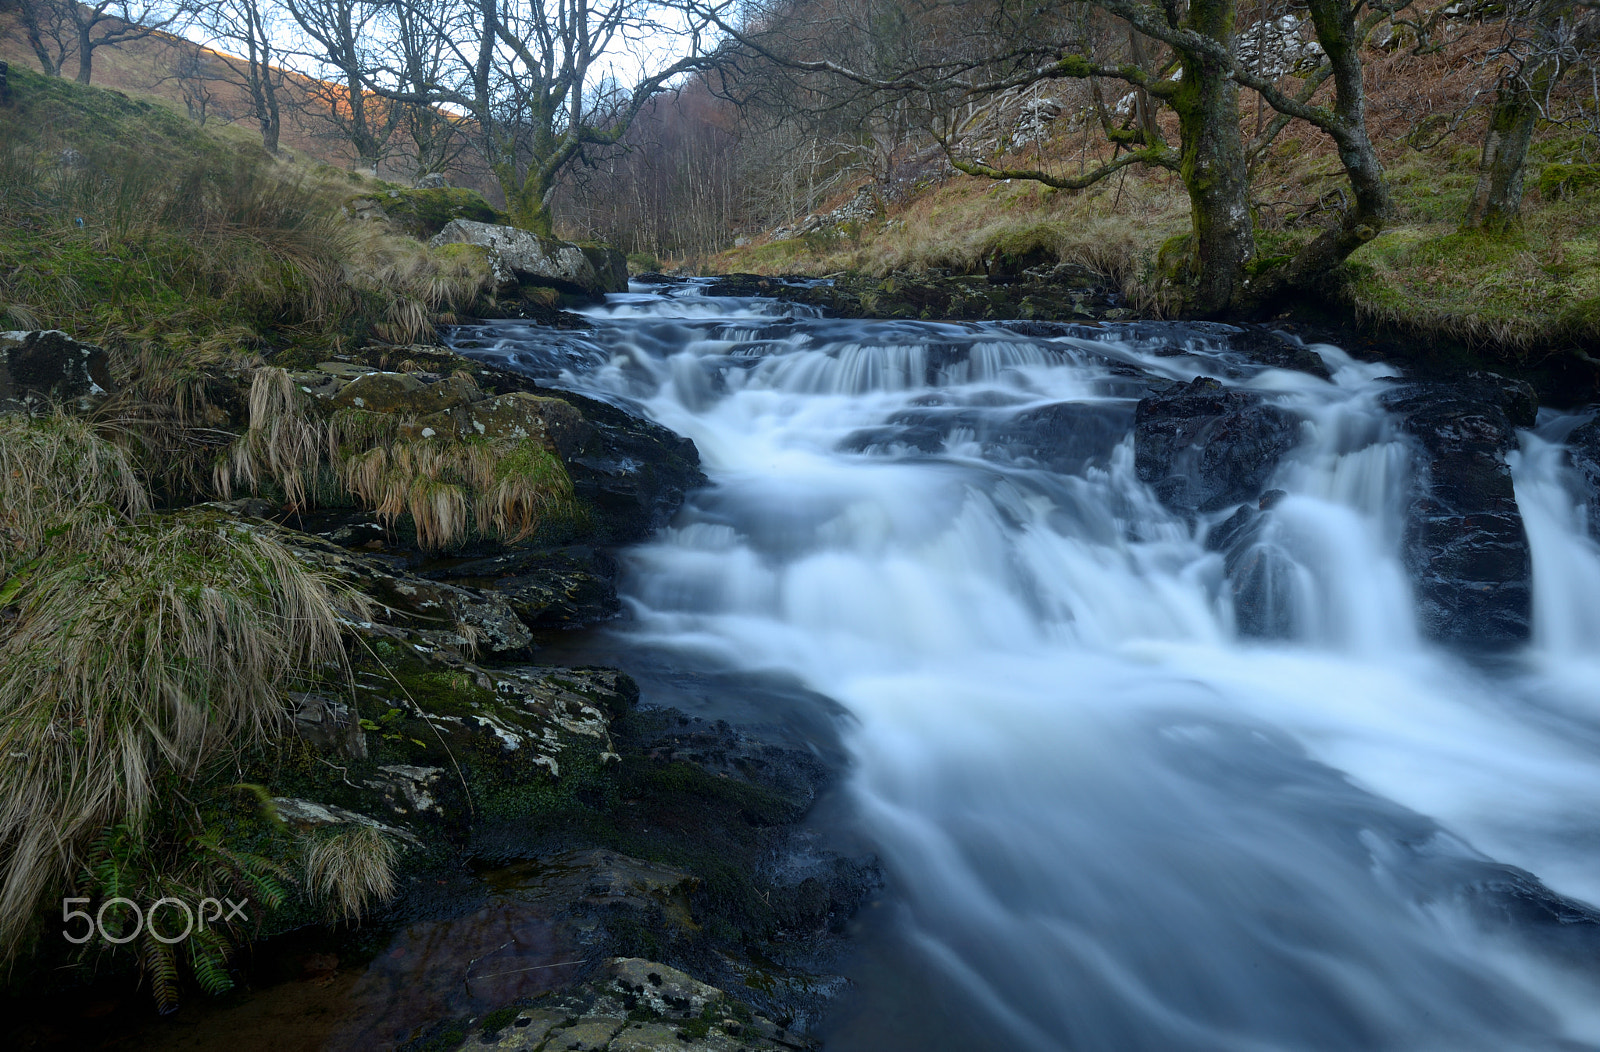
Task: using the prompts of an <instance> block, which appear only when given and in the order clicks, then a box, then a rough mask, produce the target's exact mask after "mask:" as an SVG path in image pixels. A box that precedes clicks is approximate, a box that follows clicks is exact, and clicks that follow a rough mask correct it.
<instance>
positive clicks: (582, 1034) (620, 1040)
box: [467, 957, 817, 1052]
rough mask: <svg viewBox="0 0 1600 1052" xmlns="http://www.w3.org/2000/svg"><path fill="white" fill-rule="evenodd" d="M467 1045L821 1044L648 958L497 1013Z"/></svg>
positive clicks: (661, 1048) (627, 1048)
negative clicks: (487, 1025) (558, 992)
mask: <svg viewBox="0 0 1600 1052" xmlns="http://www.w3.org/2000/svg"><path fill="white" fill-rule="evenodd" d="M486 1022H492V1024H493V1028H492V1029H491V1028H489V1027H484V1028H483V1029H482V1031H481V1035H480V1036H479V1038H478V1040H477V1041H476V1042H469V1044H468V1046H467V1047H474V1046H476V1047H479V1048H487V1049H502V1050H506V1052H513V1050H522V1052H535V1050H540V1052H553V1050H555V1049H562V1050H578V1049H581V1050H586V1052H588V1050H593V1052H602V1050H603V1052H681V1050H691V1052H692V1050H712V1049H716V1050H723V1049H726V1050H729V1052H732V1050H734V1049H753V1050H778V1049H809V1048H815V1047H817V1046H816V1043H815V1042H813V1041H809V1040H807V1039H806V1038H804V1037H801V1036H799V1035H795V1034H791V1033H790V1032H789V1031H788V1030H786V1029H784V1028H783V1027H781V1026H779V1025H778V1024H777V1023H774V1022H773V1021H772V1020H771V1019H768V1018H767V1017H765V1016H762V1015H758V1014H756V1013H754V1012H752V1011H751V1010H750V1009H749V1008H748V1007H746V1006H745V1005H743V1004H741V1003H739V1002H737V1001H735V1000H734V999H732V998H730V997H729V996H728V995H727V994H725V993H724V992H723V991H722V990H720V989H718V988H717V987H715V986H711V985H709V984H707V983H703V982H700V981H699V980H697V979H695V978H693V977H692V976H690V975H688V974H687V973H685V972H681V971H679V970H678V969H676V968H673V967H670V966H668V965H665V964H661V963H659V962H657V961H648V960H645V959H644V958H642V957H613V958H611V959H609V960H607V961H606V962H605V963H604V966H603V968H602V969H601V974H600V975H599V976H597V977H596V978H594V979H592V980H591V981H589V982H587V983H585V984H583V985H582V986H581V987H578V988H577V989H575V990H573V991H571V992H568V993H565V994H562V995H560V996H553V997H546V998H543V999H541V1000H539V1001H536V1002H534V1003H533V1004H531V1005H527V1006H525V1007H520V1008H519V1007H513V1008H508V1009H506V1010H504V1011H503V1012H496V1013H493V1014H491V1015H490V1016H489V1017H488V1018H487V1020H486Z"/></svg>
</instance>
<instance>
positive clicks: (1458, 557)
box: [1381, 374, 1531, 644]
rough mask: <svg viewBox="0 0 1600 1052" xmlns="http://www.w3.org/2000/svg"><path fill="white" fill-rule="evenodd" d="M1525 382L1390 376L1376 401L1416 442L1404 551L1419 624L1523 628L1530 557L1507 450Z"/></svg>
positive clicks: (1525, 395) (1506, 631)
mask: <svg viewBox="0 0 1600 1052" xmlns="http://www.w3.org/2000/svg"><path fill="white" fill-rule="evenodd" d="M1525 387H1526V385H1522V384H1517V383H1515V382H1513V381H1506V380H1503V379H1502V378H1500V377H1494V376H1491V375H1490V374H1474V376H1473V377H1471V378H1469V379H1468V380H1466V381H1462V382H1456V383H1451V382H1444V381H1413V382H1406V383H1399V384H1397V385H1396V386H1395V387H1394V388H1393V389H1392V390H1390V391H1388V392H1386V393H1385V394H1384V395H1383V397H1382V399H1381V401H1382V404H1383V405H1384V407H1385V408H1387V409H1389V410H1390V411H1391V412H1393V413H1395V414H1396V415H1397V416H1398V417H1399V418H1400V425H1401V427H1402V429H1404V430H1405V432H1406V433H1407V434H1409V435H1410V436H1411V437H1412V439H1413V441H1414V442H1415V445H1416V448H1417V451H1418V458H1417V459H1418V472H1417V478H1416V480H1415V484H1414V488H1413V493H1412V498H1411V501H1410V504H1409V506H1408V508H1407V516H1406V531H1405V540H1404V554H1405V562H1406V566H1407V569H1408V570H1409V571H1410V572H1411V574H1412V576H1413V578H1414V580H1415V582H1416V587H1417V605H1418V613H1419V617H1420V620H1421V623H1422V626H1423V628H1424V630H1425V631H1427V633H1428V634H1429V635H1431V636H1432V637H1434V638H1436V639H1441V640H1445V641H1450V642H1458V643H1478V644H1507V643H1513V642H1517V641H1520V640H1523V639H1526V638H1527V637H1528V632H1529V618H1530V603H1531V585H1530V573H1531V557H1530V554H1529V550H1528V541H1527V536H1526V534H1525V533H1524V532H1523V528H1522V517H1521V515H1520V513H1519V512H1518V510H1517V502H1516V496H1515V494H1514V493H1513V491H1512V485H1511V469H1510V467H1509V466H1508V465H1507V463H1506V454H1507V453H1509V452H1510V451H1511V450H1512V449H1514V448H1515V447H1516V433H1515V423H1514V420H1513V417H1515V418H1516V419H1518V420H1529V412H1528V410H1529V408H1530V406H1529V401H1530V399H1529V396H1530V394H1531V392H1530V391H1528V390H1524V388H1525Z"/></svg>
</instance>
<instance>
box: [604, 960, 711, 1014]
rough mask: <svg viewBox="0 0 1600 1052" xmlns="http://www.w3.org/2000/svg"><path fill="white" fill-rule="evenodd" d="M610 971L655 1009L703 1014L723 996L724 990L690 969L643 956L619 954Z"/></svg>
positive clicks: (641, 999) (630, 990)
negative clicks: (688, 971)
mask: <svg viewBox="0 0 1600 1052" xmlns="http://www.w3.org/2000/svg"><path fill="white" fill-rule="evenodd" d="M606 971H607V972H609V973H610V974H611V977H612V978H613V979H615V980H616V983H617V985H618V986H619V987H621V988H622V989H624V990H626V991H627V992H628V993H630V994H632V995H634V996H635V997H636V998H638V1000H639V1003H640V1004H642V1005H644V1006H645V1007H647V1008H649V1009H650V1010H651V1011H652V1012H656V1013H659V1014H662V1015H665V1014H667V1013H669V1012H681V1013H687V1014H689V1015H699V1014H700V1011H701V1009H703V1008H705V1006H706V1005H708V1004H710V1003H711V1002H713V1001H717V1000H720V999H721V998H722V996H723V995H722V991H721V990H718V989H717V988H716V987H714V986H711V985H709V984H707V983H702V982H700V981H699V980H698V979H695V978H694V977H693V976H691V975H689V974H687V973H686V972H680V971H678V969H676V968H669V967H667V966H666V965H664V964H659V963H657V962H655V961H647V960H645V959H644V958H642V957H615V958H612V959H611V960H609V961H607V962H606Z"/></svg>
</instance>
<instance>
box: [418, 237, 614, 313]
mask: <svg viewBox="0 0 1600 1052" xmlns="http://www.w3.org/2000/svg"><path fill="white" fill-rule="evenodd" d="M429 244H431V245H450V244H467V245H478V246H480V247H482V248H484V249H486V250H487V251H488V253H489V261H490V263H491V265H492V266H493V268H494V276H495V280H496V282H497V283H498V284H499V285H500V287H501V288H502V289H504V288H508V287H512V286H516V285H543V286H547V287H550V288H554V289H559V290H561V291H563V292H574V293H578V294H580V295H588V296H599V295H604V294H605V293H607V292H623V291H626V289H627V287H628V262H627V259H626V257H624V256H623V255H622V253H621V252H618V251H617V250H616V249H614V248H609V247H599V246H583V245H577V244H574V243H573V242H571V241H561V240H559V239H557V238H553V237H541V236H540V235H538V234H535V233H531V232H530V231H527V230H519V229H517V228H516V227H512V226H501V225H499V224H496V223H478V222H474V221H473V220H470V219H453V220H451V221H450V222H449V223H447V224H446V225H445V227H444V229H443V230H440V231H439V233H437V234H435V235H434V237H433V239H432V240H431V241H429Z"/></svg>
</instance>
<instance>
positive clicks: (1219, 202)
mask: <svg viewBox="0 0 1600 1052" xmlns="http://www.w3.org/2000/svg"><path fill="white" fill-rule="evenodd" d="M1236 12H1237V7H1236V5H1235V3H1234V0H1194V2H1193V3H1192V4H1191V5H1190V8H1189V18H1188V24H1189V28H1190V29H1193V30H1194V31H1195V32H1197V33H1200V34H1202V35H1204V36H1207V37H1210V38H1211V39H1212V40H1216V41H1218V42H1220V43H1222V44H1223V45H1224V46H1227V47H1231V46H1232V43H1233V23H1234V17H1235V14H1236ZM1182 68H1183V78H1182V80H1181V81H1180V83H1179V87H1178V90H1177V91H1176V92H1175V93H1174V94H1173V95H1171V96H1170V97H1169V98H1168V100H1167V101H1168V102H1169V103H1170V104H1171V106H1172V108H1173V109H1174V110H1175V111H1176V112H1177V114H1178V124H1179V128H1180V131H1181V145H1180V153H1181V158H1182V159H1181V162H1180V166H1179V175H1180V176H1181V177H1182V178H1183V185H1184V188H1185V189H1186V190H1188V192H1189V207H1190V214H1191V217H1192V222H1193V233H1192V240H1191V242H1190V251H1189V258H1188V271H1189V273H1188V275H1187V282H1186V284H1187V294H1186V304H1185V307H1186V312H1187V313H1189V314H1193V315H1197V316H1206V315H1213V314H1217V313H1220V312H1222V311H1224V310H1226V309H1227V308H1228V306H1229V305H1230V304H1232V303H1233V302H1234V300H1235V298H1236V297H1237V296H1238V295H1239V293H1240V292H1241V290H1242V288H1243V285H1244V277H1245V264H1247V263H1249V262H1250V260H1251V259H1252V258H1253V257H1254V256H1255V251H1256V244H1255V233H1254V229H1253V224H1252V221H1251V217H1250V175H1249V171H1248V169H1247V168H1246V166H1245V155H1244V140H1243V138H1242V136H1241V134H1240V131H1239V87H1238V85H1237V84H1235V83H1234V81H1233V79H1232V77H1231V76H1230V75H1229V72H1230V71H1229V69H1228V67H1227V66H1226V65H1225V64H1223V63H1221V62H1218V61H1216V60H1215V59H1213V58H1212V57H1210V56H1207V55H1203V54H1197V53H1192V52H1185V53H1184V54H1183V67H1182Z"/></svg>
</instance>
